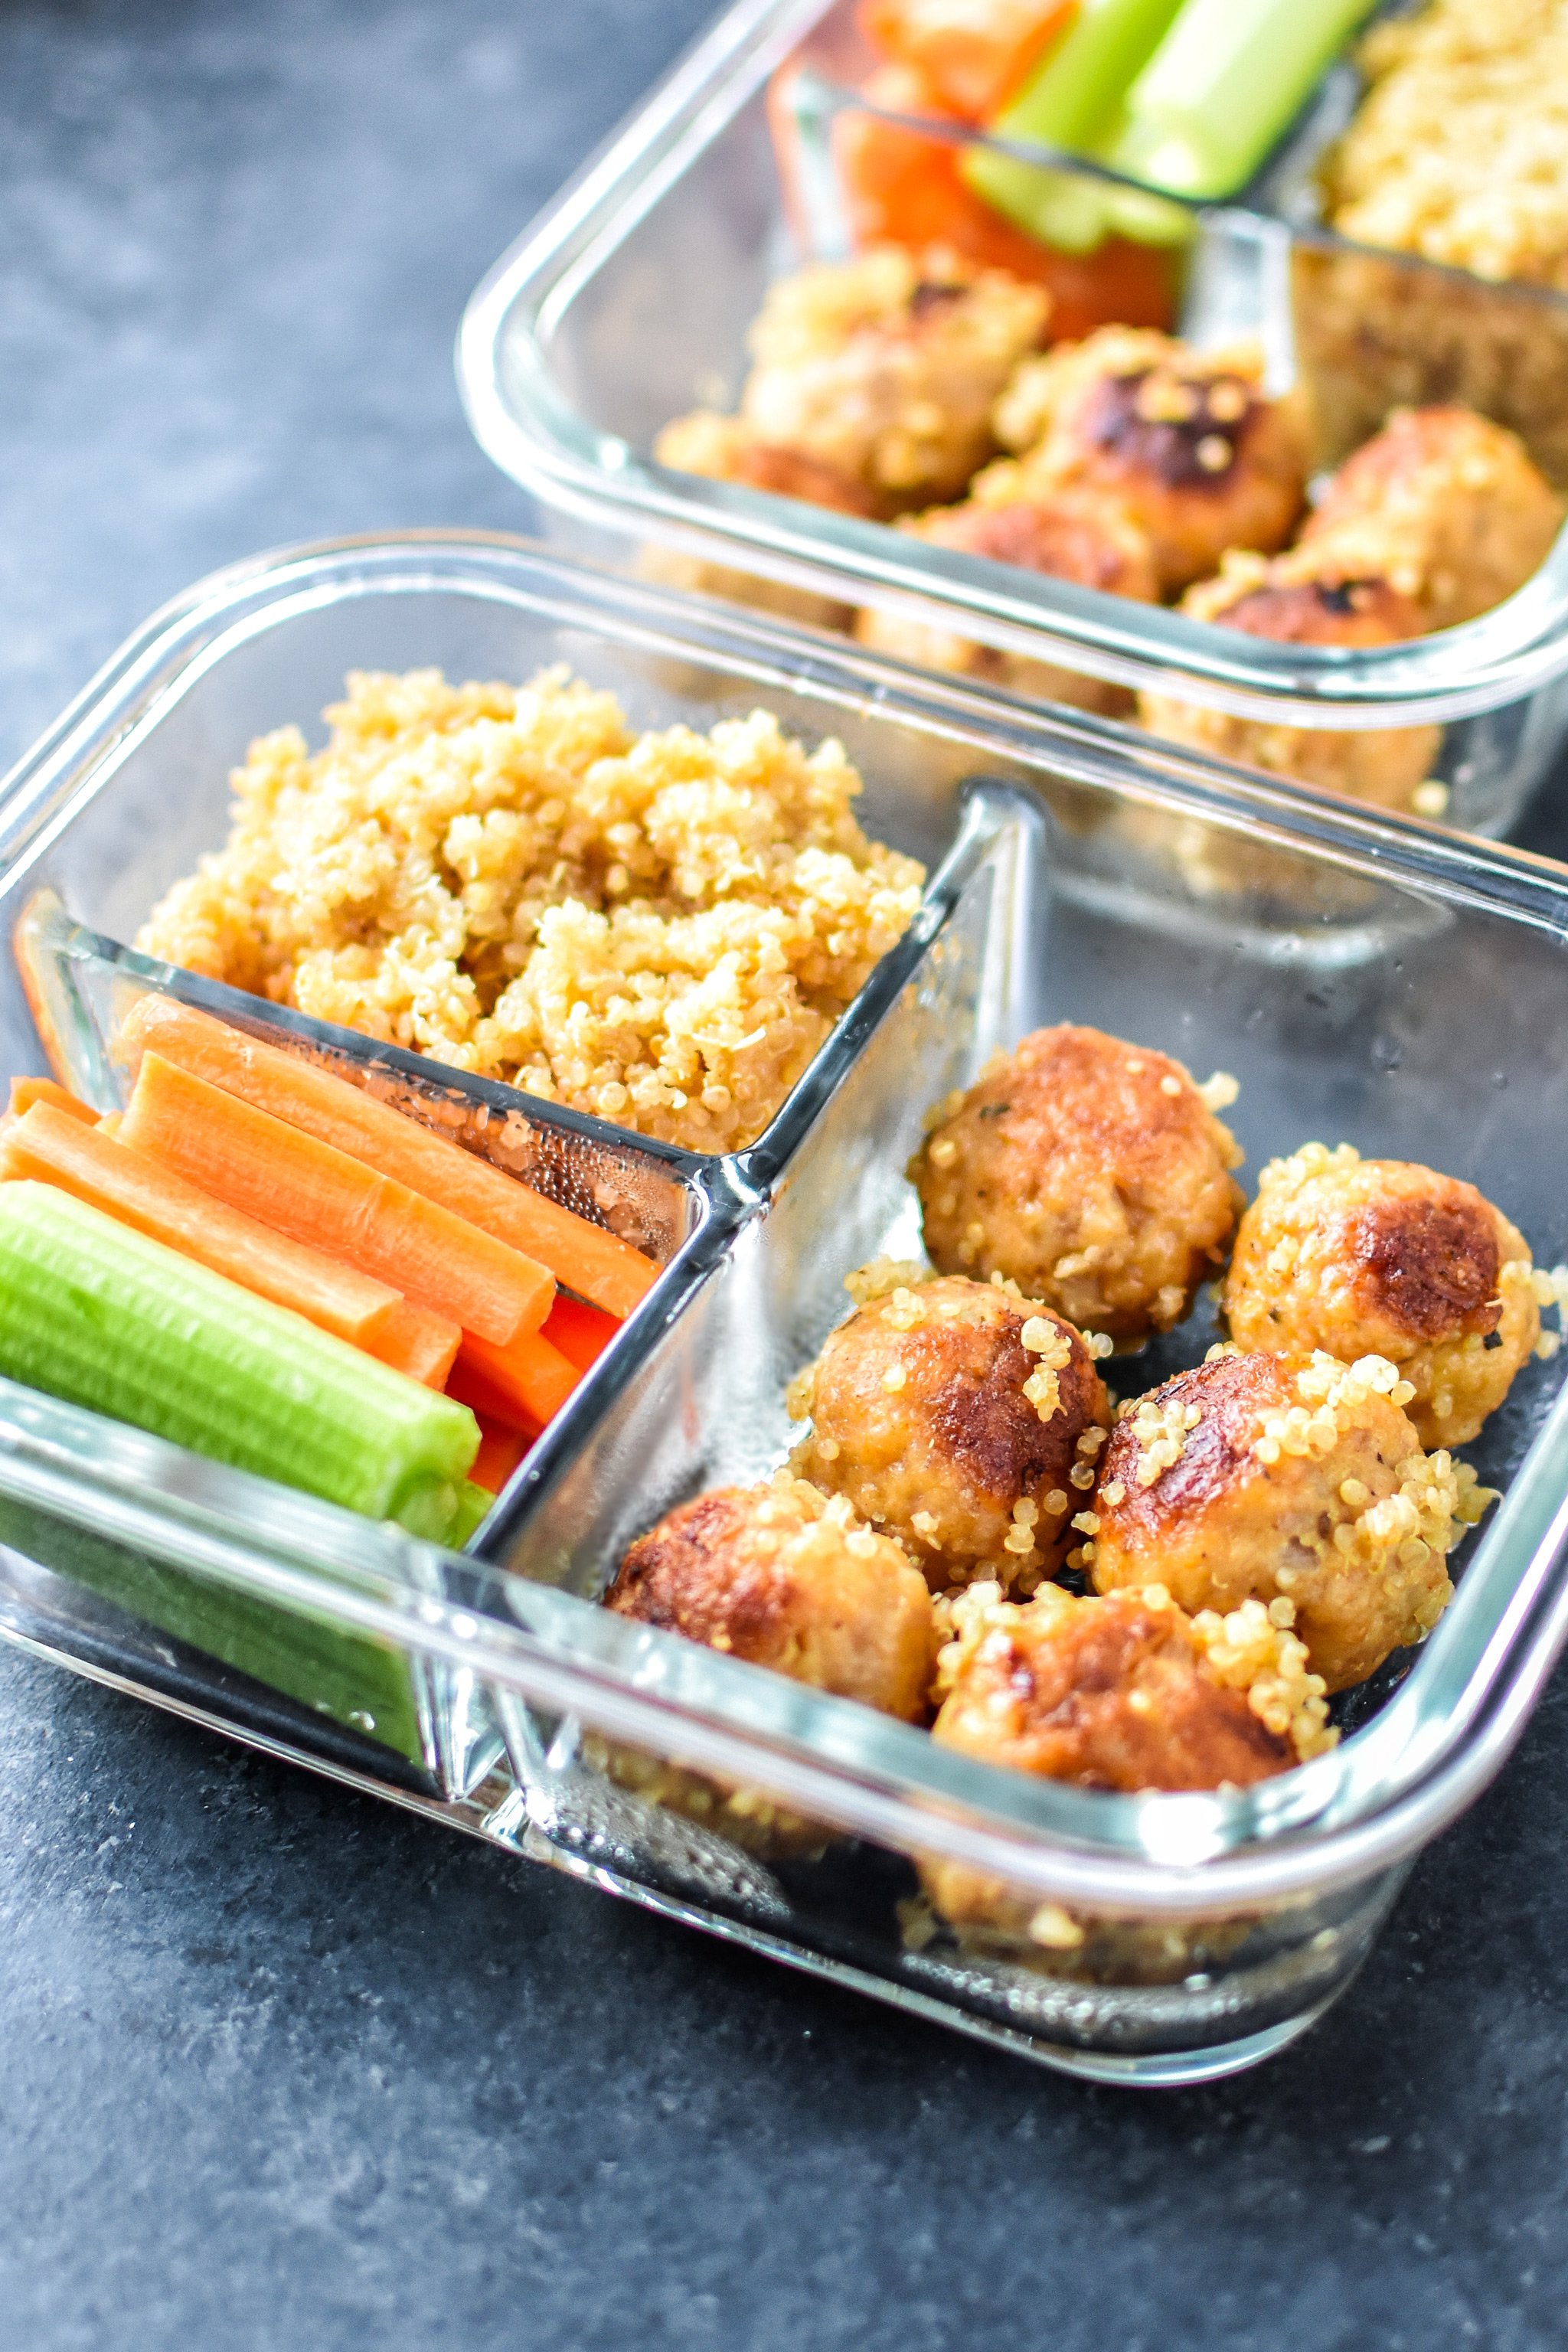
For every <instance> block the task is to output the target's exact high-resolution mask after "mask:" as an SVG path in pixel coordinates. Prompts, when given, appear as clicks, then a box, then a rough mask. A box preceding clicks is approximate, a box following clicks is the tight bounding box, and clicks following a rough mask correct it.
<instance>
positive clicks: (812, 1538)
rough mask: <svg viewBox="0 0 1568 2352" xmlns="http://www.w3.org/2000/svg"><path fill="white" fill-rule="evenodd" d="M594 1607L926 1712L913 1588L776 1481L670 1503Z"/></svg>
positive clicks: (862, 1536) (787, 1483) (805, 1679)
mask: <svg viewBox="0 0 1568 2352" xmlns="http://www.w3.org/2000/svg"><path fill="white" fill-rule="evenodd" d="M605 1606H606V1608H609V1609H613V1610H615V1611H616V1614H617V1615H619V1616H622V1617H634V1618H636V1619H637V1621H638V1622H639V1623H641V1624H644V1625H658V1626H660V1627H662V1628H663V1629H664V1631H666V1632H667V1633H683V1634H684V1635H685V1636H686V1638H687V1640H688V1641H690V1642H702V1643H706V1644H707V1646H708V1647H709V1648H710V1650H723V1651H727V1652H728V1653H729V1654H730V1655H731V1656H732V1657H737V1658H744V1659H745V1660H746V1661H747V1662H748V1663H749V1664H752V1665H755V1666H771V1667H773V1671H774V1672H775V1673H776V1674H782V1675H789V1676H790V1677H791V1679H792V1680H793V1681H795V1682H797V1683H807V1684H810V1685H812V1687H813V1688H815V1689H816V1690H825V1691H832V1692H834V1693H835V1694H836V1695H837V1696H838V1697H839V1698H852V1699H858V1700H859V1702H860V1704H861V1705H862V1706H874V1707H877V1708H878V1709H879V1711H880V1712H881V1713H882V1714H884V1715H895V1716H897V1717H899V1718H900V1721H901V1722H905V1723H913V1722H916V1721H917V1720H919V1719H920V1717H921V1716H922V1715H923V1713H924V1709H925V1696H926V1686H927V1684H928V1682H929V1680H930V1675H931V1594H930V1592H929V1591H928V1589H927V1586H926V1582H925V1580H924V1578H923V1577H922V1576H921V1574H920V1572H919V1570H917V1569H915V1568H913V1567H911V1566H910V1561H909V1559H907V1558H906V1556H905V1554H904V1553H903V1552H902V1551H901V1550H900V1548H899V1546H898V1545H897V1544H896V1543H893V1542H891V1541H890V1540H889V1538H887V1537H886V1536H881V1535H879V1534H878V1533H877V1532H876V1530H875V1529H874V1528H868V1527H865V1526H862V1525H861V1524H860V1523H859V1522H858V1520H857V1519H856V1517H855V1515H854V1513H853V1511H852V1510H851V1509H850V1507H849V1506H848V1504H847V1502H845V1501H844V1500H842V1499H841V1498H838V1497H829V1496H825V1495H822V1494H820V1493H818V1492H817V1491H816V1488H814V1487H812V1486H807V1485H806V1483H805V1480H804V1479H800V1478H792V1477H790V1476H788V1475H784V1474H781V1475H779V1476H778V1477H777V1478H774V1479H772V1480H770V1481H769V1482H768V1483H767V1484H765V1485H763V1486H719V1487H716V1488H714V1490H713V1491H712V1492H711V1493H710V1494H707V1495H699V1496H698V1497H697V1499H696V1500H695V1502H690V1503H684V1504H682V1505H681V1507H679V1509H678V1510H674V1511H671V1512H669V1513H668V1516H667V1517H664V1518H662V1519H661V1520H660V1521H659V1523H658V1526H657V1527H656V1528H652V1529H650V1531H649V1532H648V1533H647V1535H646V1536H640V1537H639V1538H637V1542H636V1543H634V1544H633V1545H632V1547H631V1549H630V1550H629V1551H628V1552H627V1554H626V1558H625V1559H624V1560H622V1562H621V1565H620V1568H619V1570H618V1571H617V1573H616V1580H615V1582H614V1583H613V1584H612V1585H611V1587H610V1590H609V1591H608V1592H607V1593H606V1595H605Z"/></svg>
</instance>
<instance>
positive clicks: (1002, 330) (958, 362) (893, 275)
mask: <svg viewBox="0 0 1568 2352" xmlns="http://www.w3.org/2000/svg"><path fill="white" fill-rule="evenodd" d="M1049 308H1050V300H1049V297H1048V296H1047V294H1046V292H1045V291H1044V289H1042V288H1040V287H1038V286H1026V285H1025V284H1024V283H1023V282H1022V280H1021V279H1018V278H1012V277H1010V276H1009V275H1008V274H1007V272H1006V271H1005V270H1001V269H983V268H978V267H976V266H975V265H974V264H973V263H972V262H967V261H964V260H962V259H961V258H960V257H958V256H957V255H955V254H952V253H949V252H945V251H938V250H933V251H931V252H930V253H928V254H925V255H924V256H916V255H914V254H911V253H909V252H906V251H905V250H904V248H903V247H900V246H879V247H876V248H875V249H874V250H873V251H871V252H868V253H864V254H861V255H859V256H858V257H857V258H856V259H855V260H853V261H843V262H819V263H816V264H814V265H813V266H812V267H811V268H806V269H802V270H798V271H797V272H796V273H795V276H794V277H791V278H782V279H780V281H779V282H778V283H777V284H776V285H774V286H773V287H772V288H770V289H769V292H768V296H767V299H766V300H765V302H764V303H763V309H762V312H761V314H760V316H759V317H758V319H757V320H756V323H755V324H754V326H753V327H752V332H751V337H750V342H751V350H752V362H753V364H752V372H751V374H750V375H749V377H748V378H747V381H746V387H745V392H744V394H743V395H742V403H741V414H742V417H743V418H744V420H745V422H746V424H747V425H748V426H749V428H750V429H751V431H752V433H753V434H754V436H755V437H756V439H757V440H758V441H760V442H762V443H764V444H766V445H767V446H770V447H773V448H781V449H791V450H795V451H798V452H800V453H801V454H802V455H804V456H805V457H810V458H812V459H815V460H816V461H817V462H818V463H821V464H825V465H826V466H829V467H832V468H833V470H834V472H835V473H836V474H837V475H838V476H840V477H844V478H848V479H849V480H851V481H854V482H858V484H860V485H861V487H862V488H863V489H864V490H865V491H866V492H867V493H868V495H869V497H870V498H871V499H873V500H874V501H875V502H876V505H877V509H878V511H879V512H881V513H885V514H896V513H899V512H901V511H903V510H904V509H908V508H910V507H919V506H929V505H931V503H932V502H933V501H935V500H938V499H952V498H957V497H959V496H960V495H961V494H962V492H963V488H964V486H965V485H966V483H967V482H968V480H969V478H970V476H971V475H972V474H973V472H974V470H975V467H977V466H980V465H982V464H984V460H985V459H986V458H987V457H989V456H990V455H991V454H992V451H993V450H994V447H995V443H994V438H993V436H992V431H991V422H990V415H991V406H992V403H993V402H994V399H995V397H996V395H997V394H998V393H999V392H1000V391H1001V389H1002V386H1003V385H1004V384H1005V382H1006V381H1007V378H1008V376H1009V374H1010V373H1011V372H1012V370H1013V368H1014V367H1015V366H1016V363H1017V362H1018V360H1019V359H1020V358H1021V357H1022V356H1023V354H1024V353H1025V352H1028V351H1032V350H1033V349H1034V348H1035V347H1036V346H1037V343H1038V342H1039V340H1040V335H1041V332H1042V331H1043V329H1044V326H1045V321H1046V317H1047V312H1048V310H1049Z"/></svg>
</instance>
